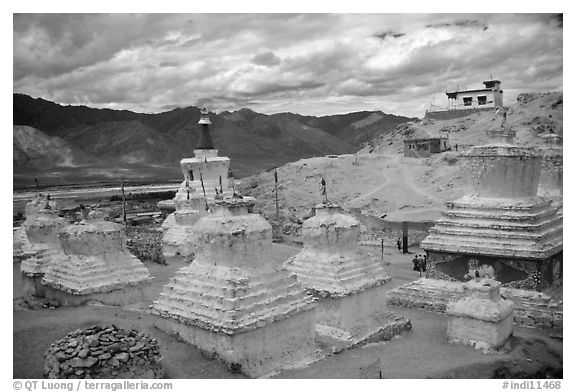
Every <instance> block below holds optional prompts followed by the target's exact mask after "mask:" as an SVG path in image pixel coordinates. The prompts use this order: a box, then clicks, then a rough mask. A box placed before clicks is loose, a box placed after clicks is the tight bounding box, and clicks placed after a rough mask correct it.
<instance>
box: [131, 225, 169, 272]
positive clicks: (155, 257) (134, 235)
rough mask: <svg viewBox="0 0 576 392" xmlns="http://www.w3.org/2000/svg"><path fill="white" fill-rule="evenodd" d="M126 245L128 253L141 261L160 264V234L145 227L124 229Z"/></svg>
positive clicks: (161, 261)
mask: <svg viewBox="0 0 576 392" xmlns="http://www.w3.org/2000/svg"><path fill="white" fill-rule="evenodd" d="M126 236H127V240H126V243H127V245H128V249H129V250H130V253H132V254H133V255H134V256H136V257H137V258H138V259H140V260H142V261H152V262H155V263H159V264H162V263H164V260H163V259H162V232H160V231H158V230H156V229H153V228H147V227H138V226H128V227H126Z"/></svg>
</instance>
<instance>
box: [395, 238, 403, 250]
mask: <svg viewBox="0 0 576 392" xmlns="http://www.w3.org/2000/svg"><path fill="white" fill-rule="evenodd" d="M396 246H397V247H398V250H402V241H400V238H398V241H396Z"/></svg>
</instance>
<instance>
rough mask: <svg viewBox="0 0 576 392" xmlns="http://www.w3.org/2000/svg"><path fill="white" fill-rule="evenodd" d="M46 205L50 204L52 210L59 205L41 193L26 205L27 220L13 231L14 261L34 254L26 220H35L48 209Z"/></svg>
mask: <svg viewBox="0 0 576 392" xmlns="http://www.w3.org/2000/svg"><path fill="white" fill-rule="evenodd" d="M46 206H48V207H49V209H50V210H53V211H57V207H58V206H57V205H56V202H54V201H53V200H50V199H49V197H47V196H42V194H39V195H37V196H36V197H34V199H32V201H30V202H29V203H27V204H26V206H25V207H24V217H25V218H26V220H25V221H24V223H23V224H22V225H21V226H20V227H18V228H17V229H16V230H14V232H13V238H12V245H13V248H12V250H13V252H12V260H13V261H14V262H18V261H22V260H25V259H27V258H29V257H31V256H33V255H34V250H33V249H32V248H31V246H32V245H31V244H30V241H29V239H28V236H27V235H26V221H31V220H33V219H34V218H35V217H36V215H37V214H38V213H39V212H40V211H43V210H45V209H46Z"/></svg>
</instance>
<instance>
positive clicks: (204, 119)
mask: <svg viewBox="0 0 576 392" xmlns="http://www.w3.org/2000/svg"><path fill="white" fill-rule="evenodd" d="M208 113H209V112H208V109H206V107H203V108H202V110H200V114H201V117H200V120H199V121H198V124H200V139H199V140H198V145H197V146H196V149H197V150H213V149H214V142H213V141H212V137H211V136H210V125H212V122H211V121H210V117H209V116H208Z"/></svg>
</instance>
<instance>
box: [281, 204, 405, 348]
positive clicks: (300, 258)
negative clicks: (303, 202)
mask: <svg viewBox="0 0 576 392" xmlns="http://www.w3.org/2000/svg"><path fill="white" fill-rule="evenodd" d="M359 236H360V223H359V222H358V221H357V220H356V219H355V218H354V217H352V216H350V215H347V214H345V213H344V212H343V211H342V210H341V209H340V208H339V207H338V206H336V205H333V204H329V203H324V204H321V205H318V206H316V215H315V216H314V217H312V218H310V219H308V220H307V221H306V222H304V224H303V225H302V237H303V241H304V248H303V250H302V251H301V252H300V253H299V254H297V255H296V256H294V257H292V258H291V259H289V260H288V261H287V262H286V263H285V266H286V268H287V269H289V270H290V271H291V272H293V273H295V274H296V275H297V277H298V281H299V282H301V283H302V285H303V286H304V287H305V288H306V289H307V290H308V291H309V292H310V293H312V294H313V295H314V296H315V297H317V298H318V307H317V311H316V332H317V334H318V335H319V338H320V339H324V338H325V339H326V340H332V341H333V340H336V341H339V343H338V344H336V346H335V348H336V349H341V348H346V347H350V346H354V345H358V344H360V343H366V342H369V341H375V340H381V339H389V338H390V337H391V336H390V335H391V331H392V330H394V333H392V335H393V334H396V333H397V332H399V331H400V330H402V329H409V328H410V322H409V320H407V319H402V318H398V317H396V316H394V315H392V314H390V313H389V312H387V310H386V305H385V303H386V301H385V294H386V290H385V288H384V285H385V283H387V282H388V281H390V277H389V276H388V275H387V274H386V273H385V272H384V269H383V268H382V265H381V264H380V263H379V262H378V261H377V260H376V259H374V258H372V257H370V256H369V255H367V254H364V253H362V252H360V250H359V248H358V238H359ZM399 327H400V328H399Z"/></svg>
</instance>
